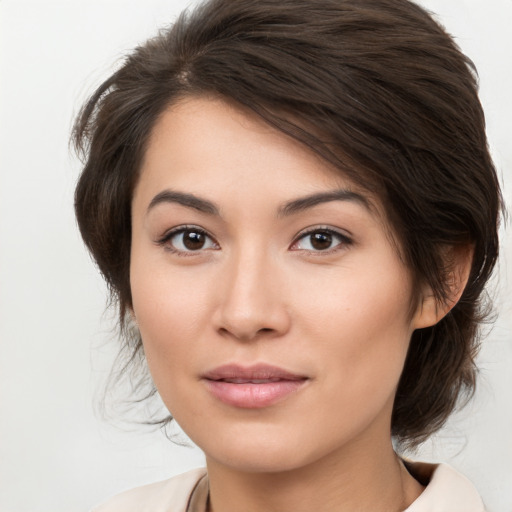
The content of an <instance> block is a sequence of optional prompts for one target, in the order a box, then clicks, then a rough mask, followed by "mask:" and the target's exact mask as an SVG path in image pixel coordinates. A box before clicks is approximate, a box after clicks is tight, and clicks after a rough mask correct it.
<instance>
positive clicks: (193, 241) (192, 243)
mask: <svg viewBox="0 0 512 512" xmlns="http://www.w3.org/2000/svg"><path fill="white" fill-rule="evenodd" d="M204 241H205V240H204V235H203V233H198V232H197V231H185V233H184V235H183V245H184V246H185V247H186V248H187V249H190V250H191V251H197V250H198V249H201V248H202V247H203V245H204Z"/></svg>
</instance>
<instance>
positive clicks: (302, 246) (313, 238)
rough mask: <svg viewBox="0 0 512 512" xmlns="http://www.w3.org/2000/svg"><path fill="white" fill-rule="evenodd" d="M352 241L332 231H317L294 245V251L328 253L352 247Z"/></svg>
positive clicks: (303, 236) (310, 232)
mask: <svg viewBox="0 0 512 512" xmlns="http://www.w3.org/2000/svg"><path fill="white" fill-rule="evenodd" d="M351 243H352V241H351V240H350V238H348V237H347V236H345V235H342V234H341V233H338V232H337V231H334V230H331V229H315V230H312V231H309V232H308V233H304V234H303V235H302V236H301V237H299V238H298V240H297V241H296V242H295V243H294V244H293V245H292V247H291V249H292V250H295V251H296V250H299V251H301V250H302V251H309V252H322V251H323V252H327V251H332V250H335V249H338V248H342V247H345V246H347V245H350V244H351Z"/></svg>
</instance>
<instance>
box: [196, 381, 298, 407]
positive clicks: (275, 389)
mask: <svg viewBox="0 0 512 512" xmlns="http://www.w3.org/2000/svg"><path fill="white" fill-rule="evenodd" d="M305 382H306V380H305V379H300V380H280V381H277V382H264V383H257V384H253V383H250V382H247V383H242V384H235V383H233V382H226V381H222V380H206V384H207V386H208V389H209V390H210V392H211V393H212V395H213V396H214V397H216V398H218V399H219V400H220V401H221V402H224V403H225V404H228V405H232V406H234V407H241V408H244V409H259V408H262V407H268V406H269V405H273V404H275V403H276V402H279V401H281V400H283V399H284V398H286V397H288V396H290V395H291V394H293V393H295V392H296V391H298V390H299V389H300V388H301V387H302V386H303V385H304V384H305Z"/></svg>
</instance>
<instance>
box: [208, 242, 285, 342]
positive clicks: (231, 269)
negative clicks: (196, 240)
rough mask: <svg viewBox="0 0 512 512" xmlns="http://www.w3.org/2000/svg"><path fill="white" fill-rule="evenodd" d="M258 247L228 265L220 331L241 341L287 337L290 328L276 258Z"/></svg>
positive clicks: (218, 318)
mask: <svg viewBox="0 0 512 512" xmlns="http://www.w3.org/2000/svg"><path fill="white" fill-rule="evenodd" d="M269 256H270V255H267V254H265V252H264V251H257V250H255V249H254V247H253V248H252V250H251V247H248V248H246V250H245V251H239V252H238V254H236V255H234V257H233V258H232V260H231V261H229V262H226V268H224V275H223V284H222V286H220V288H219V292H220V294H219V297H220V299H219V305H218V308H217V311H216V314H215V323H216V329H217V331H218V332H219V333H221V334H222V335H224V336H231V337H233V338H236V339H237V340H240V341H251V340H255V339H258V338H261V337H265V338H272V337H278V336H281V335H283V334H285V333H286V332H287V331H288V329H289V328H290V315H289V311H288V308H287V301H286V291H285V287H283V282H282V281H283V279H280V278H279V277H280V275H281V276H282V274H281V273H280V272H279V268H278V266H279V265H278V263H277V261H276V258H272V257H269Z"/></svg>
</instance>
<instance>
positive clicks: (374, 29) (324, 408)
mask: <svg viewBox="0 0 512 512" xmlns="http://www.w3.org/2000/svg"><path fill="white" fill-rule="evenodd" d="M75 142H76V145H77V147H78V148H81V149H82V150H83V151H84V156H85V166H84V170H83V173H82V175H81V178H80V181H79V183H78V186H77V190H76V213H77V218H78V222H79V226H80V229H81V233H82V236H83V238H84V241H85V243H86V244H87V246H88V248H89V249H90V251H91V253H92V254H93V256H94V258H95V259H96V261H97V263H98V265H99V267H100V270H101V271H102V273H103V275H104V276H105V278H106V280H107V283H108V284H109V286H110V288H111V290H112V292H113V295H114V297H115V298H116V299H117V300H118V304H119V314H120V322H121V325H122V327H123V331H124V333H125V335H126V336H127V339H128V341H129V342H130V340H131V342H132V343H133V345H132V349H133V356H134V357H133V360H136V356H137V355H141V354H142V353H143V354H144V356H145V359H146V360H147V364H148V367H149V370H150V372H151V375H152V378H153V381H154V383H155V386H156V389H157V390H158V392H159V394H160V396H161V397H162V399H163V401H164V403H165V405H166V406H167V408H168V410H169V412H170V414H171V415H172V417H173V418H175V419H176V421H177V422H178V423H179V424H180V425H181V426H182V427H183V429H184V430H185V432H186V433H187V434H188V435H189V436H190V437H191V439H192V440H193V441H194V442H195V443H196V444H197V445H198V446H199V447H200V448H201V449H202V450H203V451H204V452H205V455H206V461H207V470H198V471H194V472H191V473H187V474H185V475H182V476H181V477H177V478H175V479H171V480H170V481H167V482H163V483H158V484H154V485H151V486H147V487H144V488H140V489H136V490H133V491H129V492H128V493H125V494H123V495H120V496H118V497H117V498H114V499H113V500H112V501H110V502H107V504H105V505H104V506H103V507H100V508H99V509H98V510H105V511H117V510H120V511H121V510H122V511H127V510H148V511H155V512H156V511H161V510H162V511H163V510H166V511H167V510H168V511H185V510H187V511H195V512H199V511H201V512H204V511H214V512H227V511H240V510H243V511H257V510H269V511H270V510H279V511H287V510H294V511H300V510H311V509H312V508H319V509H322V510H336V511H338V510H339V511H342V510H347V511H353V510H361V511H366V510H372V511H375V510H379V511H380V510H382V511H404V510H408V511H409V512H422V511H430V510H436V511H437V510H450V511H456V510H460V511H464V512H471V511H481V510H483V504H482V502H481V500H480V498H479V497H478V495H477V493H476V491H475V489H474V488H473V487H472V486H471V484H470V483H469V482H468V481H467V480H466V479H465V478H464V477H462V476H461V475H459V474H457V473H456V472H455V471H454V470H452V469H451V468H449V467H447V466H443V465H441V466H438V467H431V466H428V465H424V464H414V463H410V462H406V461H404V460H402V459H401V457H400V456H399V455H398V454H397V452H396V451H395V449H394V447H393V443H392V441H393V440H394V442H395V446H396V447H397V451H399V450H400V449H401V448H404V447H413V446H416V445H417V444H418V443H420V442H421V441H423V440H425V439H427V438H428V437H429V436H430V435H431V434H432V433H433V432H435V431H436V430H438V429H439V428H440V427H441V426H442V424H443V423H444V422H445V420H446V419H447V417H448V416H449V414H450V413H451V412H452V410H453V409H454V407H455V405H456V404H457V402H458V400H459V399H460V398H461V397H464V396H468V395H469V394H470V393H471V391H472V389H473V387H474V381H475V367H474V357H475V354H476V347H477V344H478V336H477V335H478V325H479V322H481V320H482V318H483V313H484V312H483V307H482V306H483V305H482V304H481V295H482V291H483V288H484V285H485V283H486V281H487V280H488V278H489V276H490V274H491V272H492V269H493V267H494V264H495V261H496V257H497V252H498V241H497V224H498V218H499V212H500V208H501V196H500V191H499V185H498V181H497V178H496V174H495V171H494V168H493V165H492V162H491V159H490V156H489V153H488V150H487V145H486V137H485V130H484V117H483V113H482V110H481V107H480V103H479V101H478V97H477V87H476V81H475V76H474V70H473V68H472V64H471V62H470V61H469V60H468V59H467V58H466V57H465V56H464V55H462V54H461V52H460V51H459V50H458V48H457V47H456V46H455V44H454V43H453V41H452V39H451V38H450V37H449V36H448V35H447V34H446V33H445V32H444V30H443V29H442V28H441V27H439V26H438V25H437V24H436V23H435V22H434V21H433V20H432V19H431V18H430V17H429V16H428V14H426V13H425V11H423V10H422V9H421V8H420V7H418V6H416V5H415V4H413V3H410V2H408V1H407V0H379V1H376V0H346V1H345V0H337V1H333V0H320V1H311V0H294V1H289V2H282V1H280V2H277V1H276V0H263V1H258V2H255V1H254V0H251V1H249V0H238V1H237V2H231V1H229V0H213V1H210V2H208V3H206V4H204V5H203V6H201V7H200V8H197V9H196V10H195V11H194V12H193V13H192V14H190V15H183V16H182V17H181V18H180V19H179V20H178V21H177V22H176V23H175V24H174V26H173V27H171V28H170V29H169V30H167V31H164V32H162V33H161V34H159V35H158V36H157V37H156V38H154V39H152V40H150V41H148V42H147V43H145V44H144V45H142V46H141V47H139V48H137V49H136V50H135V51H134V52H133V53H132V54H131V55H130V56H129V57H128V58H127V60H126V62H125V64H124V65H123V67H122V68H121V69H120V70H119V71H117V72H116V73H115V74H114V75H113V76H112V77H111V78H110V79H108V80H107V81H106V82H105V83H104V84H103V85H102V86H101V87H100V88H99V89H98V90H97V91H96V93H95V94H94V95H93V96H92V98H91V99H90V101H89V102H88V103H87V104H86V105H85V107H84V109H83V111H82V112H81V114H80V116H79V118H78V120H77V124H76V127H75ZM133 324H135V328H134V329H131V328H130V327H129V326H131V325H133ZM130 335H131V337H130ZM170 419H171V417H169V418H167V421H170Z"/></svg>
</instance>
